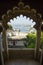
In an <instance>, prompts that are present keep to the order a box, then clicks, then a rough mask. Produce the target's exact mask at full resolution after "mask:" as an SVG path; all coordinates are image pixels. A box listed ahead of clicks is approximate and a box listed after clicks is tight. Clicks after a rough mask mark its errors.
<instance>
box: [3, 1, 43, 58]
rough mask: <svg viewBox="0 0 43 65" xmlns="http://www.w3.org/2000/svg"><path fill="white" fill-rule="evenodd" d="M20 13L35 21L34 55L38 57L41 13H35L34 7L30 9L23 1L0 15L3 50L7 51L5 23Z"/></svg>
mask: <svg viewBox="0 0 43 65" xmlns="http://www.w3.org/2000/svg"><path fill="white" fill-rule="evenodd" d="M20 14H23V15H25V16H27V17H30V18H31V19H33V21H35V22H36V28H37V39H36V51H35V57H36V58H38V57H37V56H38V53H39V52H38V51H39V44H40V35H41V23H42V15H41V14H40V13H37V11H36V10H35V9H31V8H30V6H29V5H24V3H23V2H19V3H18V6H16V7H13V9H12V10H8V11H7V12H6V13H5V14H3V15H2V25H3V28H4V30H3V44H4V48H5V52H6V53H7V46H6V28H7V23H8V21H9V20H10V19H11V18H14V17H16V16H18V15H20Z"/></svg>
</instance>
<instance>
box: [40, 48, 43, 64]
mask: <svg viewBox="0 0 43 65" xmlns="http://www.w3.org/2000/svg"><path fill="white" fill-rule="evenodd" d="M40 65H43V47H42V50H41V57H40Z"/></svg>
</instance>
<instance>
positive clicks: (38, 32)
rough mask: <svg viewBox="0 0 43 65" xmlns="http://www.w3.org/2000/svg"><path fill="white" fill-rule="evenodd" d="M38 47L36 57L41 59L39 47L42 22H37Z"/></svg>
mask: <svg viewBox="0 0 43 65" xmlns="http://www.w3.org/2000/svg"><path fill="white" fill-rule="evenodd" d="M36 28H37V33H36V48H35V59H37V60H38V59H39V48H40V37H41V22H36Z"/></svg>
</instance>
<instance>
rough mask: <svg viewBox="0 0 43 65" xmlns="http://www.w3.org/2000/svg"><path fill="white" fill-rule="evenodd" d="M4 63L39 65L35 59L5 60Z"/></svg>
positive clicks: (8, 64)
mask: <svg viewBox="0 0 43 65" xmlns="http://www.w3.org/2000/svg"><path fill="white" fill-rule="evenodd" d="M5 65H40V64H39V63H38V62H37V61H35V60H21V59H20V60H13V61H9V62H7V63H6V64H5Z"/></svg>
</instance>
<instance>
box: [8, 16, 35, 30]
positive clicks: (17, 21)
mask: <svg viewBox="0 0 43 65" xmlns="http://www.w3.org/2000/svg"><path fill="white" fill-rule="evenodd" d="M9 24H11V25H12V27H13V29H14V28H19V27H22V28H23V27H24V28H25V27H26V26H28V27H29V25H31V26H33V25H34V24H35V22H33V20H32V19H30V18H29V17H26V16H23V15H20V16H17V17H16V18H13V19H11V20H10V23H9ZM18 26H19V27H18Z"/></svg>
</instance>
